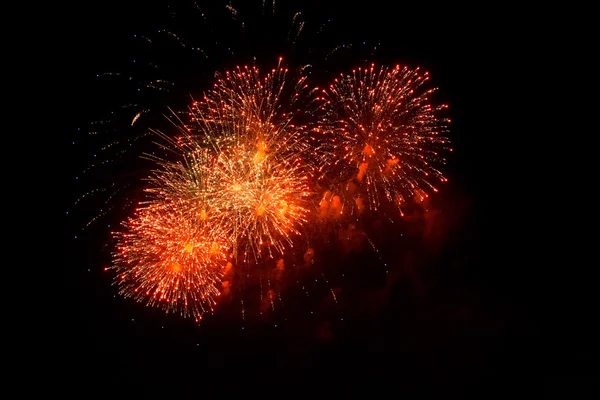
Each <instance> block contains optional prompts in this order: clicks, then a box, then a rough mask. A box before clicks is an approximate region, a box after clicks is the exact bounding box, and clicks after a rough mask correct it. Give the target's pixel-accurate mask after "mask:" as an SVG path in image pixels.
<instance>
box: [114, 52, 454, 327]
mask: <svg viewBox="0 0 600 400" xmlns="http://www.w3.org/2000/svg"><path fill="white" fill-rule="evenodd" d="M427 80H428V75H427V74H426V73H424V74H422V73H420V71H419V70H418V69H414V70H411V69H408V68H406V67H404V68H400V67H396V68H393V69H387V68H378V67H375V66H370V67H368V68H366V69H357V70H355V71H353V72H352V73H351V74H348V75H341V76H340V77H339V78H338V79H336V80H335V81H334V83H333V84H331V85H330V86H329V87H328V88H326V89H324V90H323V89H319V88H315V87H311V85H309V84H308V83H307V76H306V74H304V70H303V69H300V70H298V71H294V73H290V71H288V70H287V69H286V68H284V67H282V66H281V60H280V63H279V64H278V65H277V67H276V68H274V69H273V70H271V71H269V72H268V73H266V74H265V73H262V72H261V71H259V70H258V69H257V68H256V67H252V68H248V67H243V68H242V67H240V68H237V69H236V70H234V71H231V72H227V73H225V74H223V75H219V76H217V80H216V82H215V84H214V86H213V87H212V88H211V89H210V90H208V91H207V92H206V93H205V94H204V96H203V98H202V99H200V100H198V101H196V102H194V103H193V105H192V106H191V107H190V109H189V118H188V119H187V120H186V121H185V122H184V121H182V120H180V121H179V123H178V124H176V128H177V132H176V134H175V135H167V134H164V133H161V132H155V133H156V134H158V135H159V136H160V137H161V138H163V139H164V144H163V146H164V148H165V149H169V150H171V151H173V152H174V154H175V155H176V158H177V159H176V160H166V159H159V158H155V159H154V160H155V162H156V165H157V168H156V170H155V171H154V172H153V174H152V176H150V177H149V184H148V187H147V189H146V192H147V195H148V199H147V200H146V201H144V202H141V203H140V204H139V207H138V208H137V209H136V211H135V213H134V215H132V216H131V217H130V218H129V219H128V220H127V221H125V222H124V224H123V227H124V230H123V231H121V232H117V233H115V234H114V236H115V238H116V240H117V247H116V251H115V253H114V257H113V264H112V267H111V268H112V269H114V270H116V272H117V276H116V282H117V284H118V286H119V289H120V293H121V294H122V295H124V296H125V297H133V298H135V299H136V300H138V301H142V302H145V303H146V304H148V305H151V306H158V307H161V308H162V309H164V310H165V311H167V312H178V313H180V314H182V315H183V316H190V317H193V318H194V319H196V320H199V319H201V318H202V315H203V314H204V313H206V312H207V311H212V310H213V307H214V306H215V305H216V303H217V301H218V297H219V296H220V295H221V294H222V292H223V291H224V290H225V289H226V288H228V286H229V280H228V279H227V278H226V277H227V274H229V273H230V271H231V270H235V269H236V268H238V267H239V266H240V265H243V264H245V265H250V264H253V263H254V264H256V263H258V262H259V261H260V260H264V259H267V260H268V259H276V260H281V261H278V262H277V263H276V264H277V267H278V268H279V267H280V266H281V267H282V266H283V262H282V257H283V255H284V254H285V253H286V251H288V250H289V249H291V248H293V247H294V244H295V243H297V239H298V238H302V237H303V234H304V233H305V231H306V229H307V228H308V226H309V225H311V224H319V221H322V220H323V219H324V217H325V216H326V215H327V212H328V210H334V212H335V213H336V215H337V217H340V216H344V215H347V216H351V215H352V216H353V217H356V216H357V213H358V214H360V212H361V211H362V210H363V209H365V208H367V209H370V210H373V211H375V210H377V209H378V208H379V207H380V206H381V204H382V202H387V203H389V204H392V205H394V207H395V208H396V209H397V210H398V212H399V214H400V215H401V214H402V206H403V204H404V203H405V202H406V201H408V200H410V199H411V198H414V197H417V198H419V197H423V196H427V194H428V193H430V192H431V191H434V192H435V191H437V188H436V185H437V184H438V183H440V182H444V181H445V180H446V179H445V178H444V176H443V175H442V172H441V171H440V170H438V169H437V167H438V166H439V165H441V164H443V163H444V159H443V157H442V154H443V153H444V152H445V151H447V150H450V149H449V148H448V141H447V139H446V137H445V134H446V129H447V124H448V122H449V121H448V120H447V119H445V118H442V117H440V111H441V110H442V109H443V108H445V106H433V105H432V104H431V100H430V97H431V96H430V95H431V93H432V92H433V90H432V89H425V88H424V84H425V83H426V82H427Z"/></svg>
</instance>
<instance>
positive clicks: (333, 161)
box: [319, 65, 451, 213]
mask: <svg viewBox="0 0 600 400" xmlns="http://www.w3.org/2000/svg"><path fill="white" fill-rule="evenodd" d="M428 80H429V75H428V74H427V73H421V72H420V71H419V69H418V68H417V69H409V68H407V67H403V68H401V67H399V66H396V67H395V68H393V69H389V68H386V67H376V66H375V65H371V66H370V67H369V68H358V69H355V70H353V72H352V73H351V74H346V75H344V74H341V76H340V77H339V78H338V79H336V80H335V82H334V83H333V84H331V85H330V87H329V88H328V89H325V90H323V94H324V96H323V97H322V100H323V107H322V111H323V114H322V115H323V117H322V118H321V119H320V121H319V130H320V131H321V133H323V134H324V135H323V140H324V142H325V144H324V146H325V147H326V148H327V152H326V153H325V154H324V156H323V157H322V158H321V160H320V161H321V167H320V171H321V177H322V178H323V181H325V182H328V183H330V184H331V185H335V183H341V184H342V185H344V186H346V188H348V187H350V188H353V189H352V190H350V192H353V191H354V192H355V193H354V200H353V203H356V207H353V209H355V210H359V211H360V210H361V208H362V207H364V206H366V207H368V208H369V209H372V210H377V209H378V208H379V207H380V206H381V201H382V199H386V200H388V201H389V202H391V203H393V204H395V205H396V206H397V207H398V209H399V210H400V212H401V213H402V208H401V206H402V205H403V204H404V203H405V202H406V201H407V200H408V198H409V197H414V198H417V199H421V200H422V199H423V198H424V197H427V196H428V192H430V191H434V192H436V191H437V190H438V189H437V188H436V186H435V182H445V181H446V178H445V177H444V176H443V174H442V172H441V171H440V170H439V169H437V166H438V165H440V164H443V163H444V162H445V160H444V159H443V158H442V156H441V151H443V150H447V149H448V144H449V142H448V139H447V138H446V137H445V136H444V134H445V133H446V129H447V124H448V123H449V122H450V121H449V120H448V119H444V118H441V117H439V116H438V114H439V112H440V111H442V110H443V109H445V108H446V107H447V106H446V105H440V106H434V105H432V104H431V102H430V96H431V95H432V93H433V92H434V91H435V89H428V90H427V89H424V85H425V83H426V82H427V81H428ZM448 150H450V151H451V149H448ZM331 182H333V183H331ZM357 188H362V189H363V190H364V191H363V193H364V194H361V192H360V191H358V190H357ZM363 198H364V200H363Z"/></svg>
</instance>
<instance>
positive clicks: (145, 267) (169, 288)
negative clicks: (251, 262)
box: [112, 153, 228, 320]
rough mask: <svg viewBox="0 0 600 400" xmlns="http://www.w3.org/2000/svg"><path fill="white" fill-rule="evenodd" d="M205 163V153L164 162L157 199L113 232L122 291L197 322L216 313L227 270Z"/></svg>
mask: <svg viewBox="0 0 600 400" xmlns="http://www.w3.org/2000/svg"><path fill="white" fill-rule="evenodd" d="M192 161H201V162H200V163H194V162H192ZM206 161H207V158H206V155H205V154H204V153H200V155H198V156H196V157H191V158H190V159H189V160H188V161H187V163H186V164H184V163H166V162H164V163H163V169H162V170H160V171H158V172H155V174H154V176H153V177H152V178H151V179H150V180H151V182H153V185H152V187H151V188H149V189H148V190H147V191H148V192H149V193H150V195H151V196H152V199H151V200H150V201H149V202H147V203H146V204H144V206H143V207H142V208H140V209H138V210H136V213H135V215H134V216H132V217H130V218H129V219H128V220H127V221H125V222H124V223H123V226H124V228H125V230H124V231H122V232H117V233H114V236H115V238H116V240H117V249H116V251H115V252H114V254H113V266H112V268H113V269H115V270H116V271H117V273H118V275H117V277H116V284H117V285H118V286H119V292H120V293H121V294H122V295H124V296H125V297H133V298H135V299H136V300H138V301H140V302H145V303H146V304H147V305H150V306H157V307H160V308H162V309H164V310H165V311H167V312H170V311H172V312H179V313H180V314H181V315H183V316H186V317H193V318H195V319H196V320H199V319H200V318H201V317H202V315H203V314H204V313H205V312H207V311H212V309H213V306H214V305H215V304H216V298H217V297H218V296H219V295H220V290H219V288H220V286H221V278H222V276H223V274H224V272H225V271H226V268H227V249H228V243H227V241H226V235H225V233H224V232H225V231H224V228H223V223H222V221H221V220H219V219H218V216H217V215H215V214H214V213H212V212H211V210H210V209H208V207H207V204H208V203H207V202H206V201H205V199H206V186H205V183H206V170H205V169H204V168H205V162H206Z"/></svg>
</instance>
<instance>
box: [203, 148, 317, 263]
mask: <svg viewBox="0 0 600 400" xmlns="http://www.w3.org/2000/svg"><path fill="white" fill-rule="evenodd" d="M260 151H261V150H260V149H258V150H257V149H256V148H254V147H251V148H250V149H247V148H246V147H245V146H244V145H239V146H237V147H235V148H232V149H227V150H224V151H223V152H221V154H219V156H218V158H217V162H216V164H215V168H214V171H213V174H212V175H211V179H212V180H211V182H210V187H211V189H212V190H213V192H212V193H213V197H211V206H212V207H213V208H214V209H216V210H218V211H219V214H226V215H228V216H229V217H230V218H231V221H232V227H233V229H232V230H231V231H230V234H231V236H232V238H233V239H232V241H233V242H234V243H235V250H236V251H239V252H240V255H243V257H244V259H246V258H247V256H248V255H249V254H252V255H253V256H254V257H255V259H258V258H259V257H260V256H261V253H262V249H263V248H266V249H267V253H268V255H269V256H270V257H273V256H274V252H273V251H274V250H275V251H276V252H278V253H279V254H281V253H283V251H284V250H285V248H286V247H293V241H292V237H293V235H299V234H300V233H301V232H300V231H299V228H300V227H301V226H302V225H303V224H304V223H305V222H306V215H307V214H308V213H309V209H308V203H307V198H308V196H310V190H309V186H308V178H307V175H306V170H305V168H304V167H303V164H302V162H301V160H291V161H288V160H282V161H277V160H276V159H275V158H274V157H273V159H271V158H270V157H269V153H268V151H266V150H265V155H263V156H261V157H260V160H259V161H257V158H259V157H257V156H258V155H259V154H261V153H260Z"/></svg>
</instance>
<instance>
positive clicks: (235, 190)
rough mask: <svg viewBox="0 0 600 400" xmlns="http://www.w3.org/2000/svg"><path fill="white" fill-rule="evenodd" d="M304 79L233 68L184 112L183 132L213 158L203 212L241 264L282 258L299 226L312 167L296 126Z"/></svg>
mask: <svg viewBox="0 0 600 400" xmlns="http://www.w3.org/2000/svg"><path fill="white" fill-rule="evenodd" d="M280 62H281V59H280ZM286 78H287V79H286ZM305 80H306V77H305V76H304V75H303V74H302V70H301V71H299V74H298V75H297V76H296V77H288V71H287V69H285V68H282V67H281V66H280V65H278V66H277V68H275V69H273V70H272V71H270V72H269V73H267V74H266V75H261V73H260V71H259V70H258V68H256V67H254V68H247V67H245V68H238V69H237V70H236V71H235V72H227V73H225V75H224V77H221V78H219V79H218V80H217V83H216V84H215V86H214V87H213V89H212V90H211V91H209V92H208V93H206V94H205V96H204V100H203V101H201V102H197V103H195V104H194V106H195V107H194V108H193V109H192V112H191V115H192V124H190V125H189V126H187V130H188V131H190V132H194V133H197V134H198V137H199V139H198V145H199V146H205V147H208V148H212V149H213V150H214V152H215V154H216V162H215V164H214V169H213V171H212V173H211V174H210V183H209V187H210V193H211V195H210V206H211V207H212V208H213V209H214V210H217V211H218V213H219V214H220V215H226V216H227V218H228V219H229V221H230V225H229V226H230V227H231V229H230V237H231V242H232V243H233V245H234V253H235V254H236V255H237V254H240V255H243V258H244V259H246V258H247V257H248V256H249V255H253V256H254V258H255V259H258V258H260V257H261V255H262V253H263V251H262V250H263V249H266V251H267V254H268V255H269V256H270V257H273V256H274V252H277V253H282V252H283V251H284V250H285V248H286V247H288V246H292V244H293V243H292V236H293V235H297V234H300V231H299V228H300V227H301V226H302V225H303V224H304V223H305V222H306V215H307V214H308V213H309V204H308V202H307V199H308V197H309V196H310V195H311V192H310V190H309V185H308V177H309V176H311V175H312V174H311V171H312V164H310V163H309V162H307V159H308V155H309V154H308V149H309V148H310V146H309V144H310V142H309V137H308V134H307V133H308V129H307V128H306V126H305V125H304V124H303V123H302V121H303V118H304V117H305V116H306V114H307V113H309V112H310V105H311V104H313V103H312V102H311V100H310V99H311V95H312V93H313V92H314V90H312V91H311V90H308V86H307V85H306V82H305Z"/></svg>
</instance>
